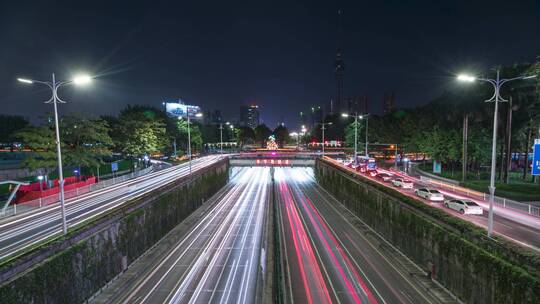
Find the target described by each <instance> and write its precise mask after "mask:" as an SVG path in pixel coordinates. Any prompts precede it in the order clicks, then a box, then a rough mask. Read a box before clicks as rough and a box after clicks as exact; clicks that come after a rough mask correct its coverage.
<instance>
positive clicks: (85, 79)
mask: <svg viewBox="0 0 540 304" xmlns="http://www.w3.org/2000/svg"><path fill="white" fill-rule="evenodd" d="M17 80H18V81H20V82H23V83H28V84H32V83H34V82H35V83H40V84H44V85H46V86H48V87H49V88H50V89H51V91H52V96H51V98H50V99H49V100H47V101H46V102H45V103H52V104H53V106H54V124H55V129H56V154H57V156H58V185H59V187H60V210H61V212H62V231H63V232H64V234H67V222H66V206H65V201H64V174H63V173H62V150H61V147H60V129H59V127H58V106H57V104H58V103H66V102H65V101H63V100H62V99H60V97H58V88H60V87H61V86H63V85H67V84H71V83H73V84H76V85H85V84H87V83H89V82H91V81H92V78H91V77H90V76H87V75H80V76H76V77H75V78H73V80H70V81H56V78H55V76H54V73H52V81H40V80H33V79H25V78H17Z"/></svg>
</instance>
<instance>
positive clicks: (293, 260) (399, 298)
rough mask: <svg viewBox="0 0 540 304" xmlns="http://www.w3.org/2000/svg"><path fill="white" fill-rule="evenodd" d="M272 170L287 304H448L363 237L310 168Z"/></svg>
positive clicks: (421, 277)
mask: <svg viewBox="0 0 540 304" xmlns="http://www.w3.org/2000/svg"><path fill="white" fill-rule="evenodd" d="M275 170H276V171H275V186H274V187H275V188H276V190H277V193H278V194H277V195H276V200H277V201H276V202H277V205H278V217H279V219H278V222H279V226H280V227H279V229H280V233H281V237H282V242H281V243H282V245H281V246H282V247H281V249H282V252H283V261H284V262H283V269H284V277H285V280H284V281H285V282H284V293H285V299H286V302H287V303H452V302H454V300H453V299H452V297H451V296H450V295H448V294H447V293H446V292H444V291H443V290H442V289H441V288H439V287H438V286H436V285H435V284H434V283H433V282H431V281H430V280H428V279H427V278H426V276H425V273H424V272H423V271H422V270H421V269H420V268H418V267H417V266H415V265H414V264H412V262H411V261H410V260H408V259H407V258H406V257H405V256H403V255H401V254H400V253H399V252H397V250H396V249H395V248H392V247H391V246H390V245H389V244H387V243H385V241H384V240H382V239H380V238H377V237H375V236H373V235H371V236H369V235H368V233H366V231H367V230H369V228H368V227H365V226H362V225H361V224H359V223H358V222H357V221H359V220H358V219H357V218H355V217H354V216H352V214H350V212H348V211H347V210H344V207H343V206H342V205H341V204H340V203H339V202H337V201H335V200H334V199H333V198H332V197H331V196H330V195H328V194H327V193H326V192H325V191H324V190H323V189H322V188H320V186H318V185H317V184H316V182H315V179H314V177H313V170H312V169H311V168H276V169H275ZM359 227H361V228H359ZM428 289H429V291H427V290H428Z"/></svg>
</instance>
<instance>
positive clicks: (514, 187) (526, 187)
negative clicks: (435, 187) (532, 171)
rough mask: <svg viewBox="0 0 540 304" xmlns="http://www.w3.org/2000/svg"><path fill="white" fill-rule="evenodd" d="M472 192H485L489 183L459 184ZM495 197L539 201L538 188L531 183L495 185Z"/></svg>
mask: <svg viewBox="0 0 540 304" xmlns="http://www.w3.org/2000/svg"><path fill="white" fill-rule="evenodd" d="M460 184H462V185H463V186H465V187H467V188H471V189H473V190H477V191H482V192H487V190H488V186H489V181H488V180H477V181H467V182H465V183H460ZM495 187H496V189H495V195H497V196H500V197H505V198H509V199H512V200H516V201H525V202H526V201H538V200H540V186H539V185H538V184H532V183H519V182H512V181H511V183H510V184H502V183H495Z"/></svg>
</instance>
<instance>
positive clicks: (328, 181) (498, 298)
mask: <svg viewBox="0 0 540 304" xmlns="http://www.w3.org/2000/svg"><path fill="white" fill-rule="evenodd" d="M316 176H317V181H318V183H319V184H320V185H321V186H323V187H324V188H325V189H326V190H328V191H329V192H330V193H331V194H332V195H334V196H335V197H336V198H337V199H338V200H339V201H341V202H342V203H343V204H344V205H345V206H346V207H347V208H348V209H349V210H351V211H352V212H353V213H354V214H356V215H357V216H358V217H359V218H361V219H362V220H363V221H365V222H366V223H367V224H368V225H370V226H371V227H372V228H374V229H375V230H376V231H378V232H379V233H380V234H381V235H383V236H384V237H385V238H386V239H387V240H388V241H390V242H391V243H392V244H394V245H395V246H396V247H398V248H399V249H400V250H401V251H402V252H403V253H405V254H406V255H407V256H409V257H410V258H411V259H412V260H413V261H415V262H416V263H417V264H418V265H421V266H422V267H424V268H425V269H426V273H427V270H428V268H431V265H434V266H435V268H434V269H435V273H434V274H433V276H434V277H435V279H437V280H438V281H439V282H440V283H442V284H443V285H444V286H445V287H446V288H448V289H449V290H450V291H451V292H452V293H454V294H455V295H456V296H457V297H459V298H460V299H462V300H463V301H464V302H466V303H538V300H539V299H540V279H539V277H538V275H537V271H538V267H537V265H538V264H537V262H538V256H537V255H536V256H529V255H527V254H526V253H524V252H519V251H517V250H516V249H514V248H512V247H506V245H505V244H503V243H499V242H497V241H496V240H491V239H486V238H483V236H482V235H483V231H481V230H480V229H479V228H476V227H475V226H472V225H471V224H469V223H466V222H464V221H462V220H459V219H457V220H456V219H455V218H449V215H445V214H444V213H443V212H442V211H440V210H437V209H435V208H431V207H429V206H427V205H425V204H423V203H421V202H417V201H416V200H413V199H411V198H408V197H406V196H404V195H400V194H399V192H397V191H395V190H392V189H388V190H385V189H383V188H384V187H383V186H380V185H377V184H375V183H373V182H370V181H369V180H367V179H365V178H361V177H360V178H355V177H351V176H350V175H348V174H347V172H346V171H342V170H341V169H339V168H337V167H335V166H334V165H332V164H329V163H327V162H325V161H321V160H318V161H317V165H316ZM430 209H433V210H430ZM509 246H510V245H509ZM535 269H536V271H535Z"/></svg>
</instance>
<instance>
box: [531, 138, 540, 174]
mask: <svg viewBox="0 0 540 304" xmlns="http://www.w3.org/2000/svg"><path fill="white" fill-rule="evenodd" d="M531 174H532V175H540V143H535V144H534V147H533V159H532V173H531Z"/></svg>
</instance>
